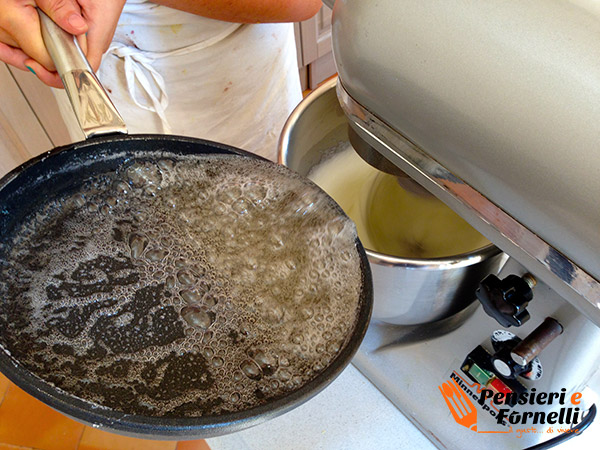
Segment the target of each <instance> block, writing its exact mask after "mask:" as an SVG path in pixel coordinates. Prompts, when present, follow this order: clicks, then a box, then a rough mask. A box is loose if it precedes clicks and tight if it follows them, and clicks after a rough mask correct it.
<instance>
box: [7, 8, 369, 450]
mask: <svg viewBox="0 0 600 450" xmlns="http://www.w3.org/2000/svg"><path fill="white" fill-rule="evenodd" d="M42 16H43V15H42ZM42 22H43V28H44V38H45V40H46V44H47V46H48V49H49V51H50V53H51V55H52V56H53V58H54V59H55V62H56V65H57V68H58V70H59V73H61V76H62V78H63V82H64V84H65V87H66V88H67V91H68V93H69V95H70V96H71V101H72V103H73V106H74V109H75V112H76V115H77V116H78V118H79V120H80V124H81V125H82V129H83V131H84V133H85V134H86V137H88V139H87V140H86V141H83V142H79V143H76V144H72V145H67V146H64V147H60V148H56V149H54V150H52V151H50V152H48V153H45V154H43V155H40V156H38V157H36V158H34V159H32V160H30V161H28V162H26V163H24V164H22V165H21V166H20V167H18V168H17V169H15V170H13V171H12V172H10V173H9V174H7V175H6V176H5V177H3V178H2V179H1V180H0V235H1V236H3V242H7V241H8V238H9V237H11V236H13V234H14V233H15V232H16V229H17V228H18V225H19V224H20V223H21V222H22V221H23V219H24V218H25V217H26V216H27V215H29V214H31V213H32V212H34V211H36V210H37V209H38V208H39V207H40V205H43V204H44V203H45V202H46V201H47V199H48V198H49V197H52V196H53V195H55V194H56V193H60V192H65V191H69V190H71V189H74V188H77V187H78V186H79V185H81V184H82V183H84V182H85V180H88V179H89V178H90V176H92V175H94V174H99V173H105V172H107V171H112V170H115V169H116V168H117V167H119V166H120V165H122V164H123V163H124V162H125V161H126V160H127V159H129V158H131V157H132V155H133V154H134V153H136V154H137V155H139V152H140V149H143V152H145V153H147V154H148V156H149V158H152V157H153V156H154V155H156V154H158V153H160V154H161V155H163V156H167V157H168V156H169V155H172V156H179V155H198V154H202V155H215V156H216V155H223V154H235V155H241V156H244V157H247V158H258V157H257V156H256V155H253V154H250V153H247V152H244V151H242V150H239V149H235V148H232V147H229V146H226V145H223V144H219V143H215V142H209V141H205V140H199V139H193V138H188V137H180V136H165V135H125V134H119V133H123V132H124V131H125V127H124V124H123V122H122V120H121V119H120V116H119V115H118V113H117V112H116V110H115V109H114V107H113V106H112V104H111V103H110V101H108V97H107V95H106V93H105V92H104V90H103V89H102V88H101V86H100V85H99V83H98V82H97V79H96V78H95V76H94V75H93V72H92V71H91V69H90V68H89V65H88V64H87V62H86V61H85V59H84V58H83V56H82V54H81V52H80V51H79V50H78V49H76V48H75V47H74V45H73V42H74V40H73V39H72V37H71V36H68V35H67V36H65V33H64V32H63V31H62V30H60V29H59V28H58V27H57V26H56V25H54V24H53V23H52V22H51V21H50V20H49V19H48V18H47V17H45V16H43V17H42ZM95 100H98V101H95ZM99 134H104V135H101V136H98V135H99ZM94 135H96V136H94ZM90 136H92V137H90ZM356 249H357V251H358V253H359V255H360V259H361V269H362V291H361V293H360V302H359V312H358V315H357V319H356V322H355V324H354V328H353V330H352V332H351V335H350V336H349V339H348V340H347V343H346V345H345V346H344V347H343V348H341V349H340V351H339V353H338V354H337V355H336V357H335V358H334V359H333V361H332V362H331V363H330V364H329V366H327V367H326V368H324V369H323V370H322V371H321V372H320V373H318V374H317V375H315V377H314V378H313V379H312V380H310V381H309V382H307V383H306V384H304V385H302V386H300V387H299V388H298V389H296V390H295V391H293V392H291V393H289V394H286V395H285V396H283V397H279V398H275V399H272V400H269V401H268V402H267V403H265V404H262V405H260V406H257V407H254V408H252V409H248V410H243V411H239V412H232V413H226V414H221V415H218V416H202V417H173V416H170V417H151V416H144V415H136V414H125V413H123V412H121V411H118V410H115V409H110V408H99V407H98V406H97V405H93V404H90V403H89V402H87V401H84V400H82V399H81V398H78V397H77V396H75V395H72V394H70V393H69V392H65V391H63V390H61V389H57V388H56V387H55V386H54V385H53V384H51V383H49V382H48V381H45V380H43V379H42V378H40V377H38V376H37V375H36V374H35V373H32V372H31V371H30V370H28V369H27V368H25V367H24V365H23V364H21V363H20V362H19V360H18V358H15V357H14V355H11V354H10V352H9V351H7V350H6V348H5V346H4V345H3V344H4V342H5V338H4V337H3V330H2V329H0V371H1V372H2V373H4V374H5V375H6V376H7V377H8V378H9V379H10V380H11V381H12V382H14V383H15V384H16V385H18V386H19V387H21V388H22V389H23V390H25V391H26V392H28V393H29V394H31V395H33V396H34V397H36V398H38V399H40V400H41V401H43V402H44V403H46V404H47V405H49V406H51V407H52V408H54V409H56V410H58V411H60V412H62V413H64V414H66V415H68V416H71V417H73V418H75V419H77V420H79V421H82V422H84V423H88V424H91V425H93V426H95V427H101V428H104V429H107V430H110V431H114V432H118V433H121V434H126V435H133V436H139V437H147V438H148V437H150V438H163V439H192V438H205V437H211V436H216V435H221V434H226V433H230V432H234V431H238V430H241V429H243V428H246V427H249V426H252V425H255V424H257V423H260V422H262V421H265V420H267V419H269V418H273V417H275V416H277V415H280V414H282V413H284V412H286V411H288V410H290V409H292V408H294V407H296V406H298V405H300V404H302V403H303V402H305V401H306V400H308V399H309V398H311V397H312V396H314V395H315V394H317V393H318V392H319V391H321V390H322V389H323V388H324V387H326V386H327V385H328V384H329V383H330V382H331V381H332V380H333V379H335V377H336V376H337V375H339V374H340V373H341V371H342V370H343V369H344V368H345V366H346V365H347V364H348V363H349V362H350V360H351V358H352V356H353V355H354V353H355V352H356V350H357V349H358V347H359V345H360V343H361V341H362V338H363V337H364V334H365V332H366V329H367V325H368V322H369V319H370V314H371V308H372V301H373V292H372V282H371V274H370V269H369V264H368V261H367V258H366V254H365V252H364V249H363V247H362V245H361V244H360V242H359V241H358V240H357V242H356ZM7 319H8V320H9V321H10V317H8V318H7Z"/></svg>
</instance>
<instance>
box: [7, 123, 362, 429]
mask: <svg viewBox="0 0 600 450" xmlns="http://www.w3.org/2000/svg"><path fill="white" fill-rule="evenodd" d="M132 140H133V141H140V142H142V141H148V140H153V141H157V140H158V141H161V142H165V143H167V142H174V141H176V142H185V143H189V144H194V145H196V144H200V145H203V146H206V147H210V148H211V149H214V150H215V151H211V152H208V151H205V152H203V153H206V154H234V155H239V156H245V157H250V158H258V159H262V160H264V161H269V160H267V159H265V158H263V157H261V156H259V155H255V154H253V153H250V152H247V151H244V150H241V149H238V148H235V147H231V146H229V145H226V144H222V143H218V142H213V141H208V140H203V139H197V138H191V137H186V136H170V135H154V134H136V135H118V136H100V137H94V138H91V139H88V140H86V141H82V142H79V143H75V144H69V145H66V146H62V147H57V148H55V149H53V150H50V151H48V152H45V153H43V154H41V155H39V156H37V157H34V158H32V159H30V160H28V161H27V162H25V163H23V164H21V165H20V166H18V167H17V168H15V169H13V170H12V171H10V172H9V173H7V174H6V175H5V176H3V177H2V178H1V179H0V191H1V190H3V189H4V188H5V187H6V186H7V185H8V184H10V183H11V182H12V181H13V180H15V179H16V178H17V177H18V176H20V175H21V174H22V173H24V172H26V171H27V170H28V169H29V168H31V167H33V166H35V165H37V164H41V163H43V162H44V161H46V160H48V159H50V158H53V157H55V156H56V155H59V154H61V153H63V152H69V151H77V150H79V149H84V148H88V147H90V146H98V145H100V146H102V145H104V144H108V143H119V142H123V141H132ZM166 151H168V150H166ZM269 162H270V163H272V164H276V163H274V162H272V161H269ZM282 167H285V166H282ZM287 170H290V169H287ZM340 210H341V209H340ZM355 245H356V249H357V251H358V252H359V257H360V261H361V262H360V264H361V273H362V278H363V279H362V291H361V295H360V301H359V303H358V305H357V315H356V320H355V323H354V327H353V329H352V330H351V332H350V333H349V335H348V337H347V339H348V340H347V342H346V344H345V346H344V347H343V348H342V350H341V351H340V352H339V353H338V354H337V355H336V356H335V358H334V359H333V361H332V362H331V363H330V364H329V365H328V366H327V367H326V368H325V369H324V370H323V371H321V372H320V373H319V374H317V375H316V376H315V377H314V378H312V379H311V380H310V381H308V382H307V383H304V384H303V385H302V386H300V387H299V388H298V389H296V390H294V391H292V392H290V393H287V394H285V395H283V396H280V397H276V398H274V399H271V400H268V401H267V402H266V403H264V404H261V405H258V406H256V407H253V408H250V409H245V410H241V411H236V412H231V413H225V414H221V415H211V416H200V417H171V416H168V417H157V416H144V415H136V414H127V413H123V412H120V411H117V410H115V409H112V408H108V407H105V406H102V405H96V404H94V403H91V402H89V401H86V400H84V399H81V398H80V397H77V396H75V395H72V394H69V393H68V392H66V391H63V390H62V389H60V388H57V387H56V386H54V385H53V384H52V383H50V382H48V381H46V380H44V379H42V378H41V377H39V376H38V375H36V374H35V373H33V372H32V371H30V370H28V369H26V368H25V367H24V366H23V365H22V364H21V363H20V362H19V361H17V360H16V359H15V358H14V357H13V356H12V355H10V352H9V351H8V350H6V349H5V348H4V346H2V345H0V372H2V373H3V374H4V375H5V376H6V377H7V378H8V379H9V380H10V381H12V382H13V383H14V384H15V385H17V386H18V387H19V388H21V389H23V390H24V391H25V392H27V393H29V394H30V395H32V396H33V397H35V398H37V399H38V400H41V401H42V402H43V403H45V404H46V405H48V406H50V407H52V408H54V409H56V410H58V411H59V412H61V413H63V414H65V415H67V416H70V417H72V418H74V419H76V420H78V421H80V422H84V423H87V424H89V425H91V426H93V427H99V428H103V429H106V430H108V431H112V432H116V433H119V434H125V435H128V436H137V437H143V438H154V439H174V438H178V437H179V438H185V439H190V438H206V437H212V436H218V435H222V434H226V433H230V432H234V431H239V430H241V429H244V428H248V427H250V426H253V425H257V424H259V423H261V422H264V421H266V420H268V419H271V418H274V417H276V416H278V415H281V414H283V413H285V412H287V411H289V410H291V409H293V408H295V407H297V406H300V405H301V404H302V403H304V402H305V401H307V400H309V399H310V398H312V397H313V396H314V395H316V394H318V393H319V392H320V391H321V390H323V389H324V388H325V387H327V386H328V385H329V384H330V383H331V382H332V381H333V380H334V379H335V378H336V377H337V376H338V375H339V374H340V373H341V372H342V371H343V370H344V369H345V367H346V366H347V365H348V364H349V363H350V361H351V359H352V357H353V355H354V354H355V353H356V351H357V350H358V347H359V345H360V343H361V342H362V340H363V338H364V335H365V333H366V331H367V327H368V324H369V321H370V317H371V311H372V304H373V286H372V279H371V271H370V266H369V263H368V259H367V254H366V251H365V249H364V248H363V246H362V244H361V243H360V241H359V240H358V239H357V240H356V243H355Z"/></svg>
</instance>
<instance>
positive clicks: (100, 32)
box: [0, 0, 125, 87]
mask: <svg viewBox="0 0 600 450" xmlns="http://www.w3.org/2000/svg"><path fill="white" fill-rule="evenodd" d="M124 4H125V0H104V1H100V0H0V61H3V62H5V63H8V64H11V65H13V66H15V67H18V68H19V69H22V70H31V71H32V72H33V73H35V74H36V75H37V77H38V78H39V79H40V80H42V81H43V82H44V83H46V84H47V85H49V86H52V87H62V82H61V81H60V78H59V76H58V74H57V73H56V72H55V71H54V69H55V68H54V64H53V62H52V59H51V58H50V55H48V52H47V51H46V47H45V45H44V42H43V39H42V35H41V31H40V22H39V16H38V13H37V11H36V9H35V7H36V6H38V7H39V8H40V9H42V10H43V11H44V12H45V13H46V14H48V16H49V17H50V18H51V19H52V20H54V22H56V23H57V24H58V25H59V26H60V27H61V28H63V29H64V30H65V31H67V32H69V33H71V34H73V35H75V36H78V40H79V43H80V45H81V47H82V50H83V51H84V53H85V54H86V55H87V56H88V59H89V60H90V64H91V66H92V68H93V69H94V70H97V69H98V67H99V66H100V61H101V59H102V54H103V53H104V52H105V51H106V49H107V48H108V46H109V45H110V42H111V39H112V36H113V35H114V31H115V29H116V26H117V22H118V20H119V16H120V14H121V11H122V9H123V5H124ZM86 32H87V33H88V36H87V39H86V35H85V33H86ZM88 42H89V45H88Z"/></svg>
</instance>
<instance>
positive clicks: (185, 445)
mask: <svg viewBox="0 0 600 450" xmlns="http://www.w3.org/2000/svg"><path fill="white" fill-rule="evenodd" d="M32 449H35V450H210V448H209V446H208V445H207V444H206V442H205V441H203V440H198V441H185V442H184V441H182V442H175V441H150V440H144V439H134V438H129V437H124V436H119V435H116V434H112V433H107V432H106V431H101V430H97V429H94V428H91V427H87V426H85V425H82V424H80V423H78V422H75V421H74V420H72V419H69V418H68V417H65V416H63V415H62V414H60V413H58V412H56V411H54V410H53V409H51V408H50V407H48V406H46V405H44V404H43V403H42V402H40V401H38V400H36V399H35V398H33V397H31V396H30V395H29V394H27V393H25V392H24V391H23V390H21V389H19V388H18V387H17V386H15V385H14V384H12V383H11V382H9V381H8V380H7V379H6V378H5V377H4V376H3V375H2V374H0V450H32Z"/></svg>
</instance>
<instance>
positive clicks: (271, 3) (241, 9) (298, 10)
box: [151, 0, 321, 23]
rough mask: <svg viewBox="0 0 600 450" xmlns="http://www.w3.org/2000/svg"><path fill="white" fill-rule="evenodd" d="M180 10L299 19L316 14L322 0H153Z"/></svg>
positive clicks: (241, 18)
mask: <svg viewBox="0 0 600 450" xmlns="http://www.w3.org/2000/svg"><path fill="white" fill-rule="evenodd" d="M151 1H152V2H153V3H158V4H160V5H164V6H168V7H170V8H174V9H179V10H181V11H185V12H189V13H192V14H196V15H198V16H203V17H208V18H210V19H217V20H223V21H226V22H237V23H258V22H300V21H302V20H306V19H309V18H310V17H312V16H314V15H315V14H316V13H317V11H318V10H319V8H320V7H321V0H151Z"/></svg>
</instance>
